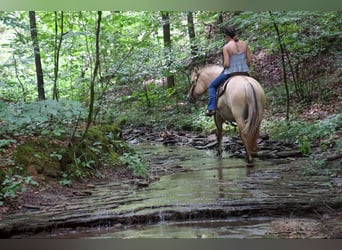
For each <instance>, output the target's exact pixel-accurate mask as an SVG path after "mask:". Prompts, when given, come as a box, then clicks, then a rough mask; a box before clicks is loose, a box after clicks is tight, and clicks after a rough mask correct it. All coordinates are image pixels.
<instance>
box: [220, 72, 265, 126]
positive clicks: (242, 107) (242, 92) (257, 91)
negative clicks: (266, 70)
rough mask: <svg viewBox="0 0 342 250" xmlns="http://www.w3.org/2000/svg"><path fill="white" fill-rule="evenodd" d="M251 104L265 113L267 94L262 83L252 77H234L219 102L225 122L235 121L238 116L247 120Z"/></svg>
mask: <svg viewBox="0 0 342 250" xmlns="http://www.w3.org/2000/svg"><path fill="white" fill-rule="evenodd" d="M252 99H253V100H252ZM251 103H253V105H256V107H257V109H258V110H259V113H261V114H262V113H263V109H264V105H265V93H264V90H263V88H262V87H261V85H260V83H259V82H258V81H257V80H256V79H254V78H253V77H250V76H234V77H232V78H231V79H230V80H229V82H228V85H227V87H226V89H225V93H224V94H223V95H222V96H221V97H220V98H219V100H218V109H219V110H220V113H221V115H222V116H223V118H224V119H225V120H227V121H235V120H236V118H237V116H238V117H243V118H245V119H246V118H247V116H248V107H249V105H251Z"/></svg>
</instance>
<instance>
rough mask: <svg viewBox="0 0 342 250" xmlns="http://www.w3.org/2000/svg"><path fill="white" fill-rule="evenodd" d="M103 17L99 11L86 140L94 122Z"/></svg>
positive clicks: (84, 135)
mask: <svg viewBox="0 0 342 250" xmlns="http://www.w3.org/2000/svg"><path fill="white" fill-rule="evenodd" d="M101 16H102V11H98V19H97V28H96V44H95V46H96V51H95V66H94V72H93V76H92V78H91V81H90V87H89V88H90V103H89V112H88V121H87V126H86V129H85V131H84V133H83V136H82V139H84V138H85V137H86V135H87V133H88V130H89V127H90V124H91V123H92V121H93V112H94V103H95V80H96V77H97V73H98V70H99V67H100V30H101Z"/></svg>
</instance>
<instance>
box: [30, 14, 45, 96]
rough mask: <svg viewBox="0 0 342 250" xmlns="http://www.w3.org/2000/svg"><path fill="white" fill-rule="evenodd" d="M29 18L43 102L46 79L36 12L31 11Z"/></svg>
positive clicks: (39, 88)
mask: <svg viewBox="0 0 342 250" xmlns="http://www.w3.org/2000/svg"><path fill="white" fill-rule="evenodd" d="M29 17H30V30H31V38H32V43H33V52H34V60H35V63H36V74H37V87H38V100H39V101H42V100H45V91H44V77H43V69H42V62H41V58H40V50H39V43H38V32H37V24H36V12H35V11H29Z"/></svg>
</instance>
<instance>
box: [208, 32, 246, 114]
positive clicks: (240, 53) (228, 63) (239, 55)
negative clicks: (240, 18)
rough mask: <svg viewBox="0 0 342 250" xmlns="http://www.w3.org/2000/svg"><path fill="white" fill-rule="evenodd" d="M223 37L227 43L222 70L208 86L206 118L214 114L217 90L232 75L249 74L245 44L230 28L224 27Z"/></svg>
mask: <svg viewBox="0 0 342 250" xmlns="http://www.w3.org/2000/svg"><path fill="white" fill-rule="evenodd" d="M224 37H225V40H226V42H227V43H226V44H225V45H224V46H223V49H222V50H223V68H224V70H223V71H222V73H221V74H220V75H219V76H217V77H216V78H215V79H214V80H213V81H212V82H211V83H210V84H209V89H208V94H209V101H208V110H207V111H206V112H205V115H207V116H212V115H215V113H216V108H217V107H216V90H217V88H218V87H219V86H220V85H221V84H222V83H224V82H225V81H226V80H227V79H228V78H229V77H231V76H232V75H235V74H239V73H240V74H245V75H248V72H249V68H248V66H249V64H250V62H251V52H250V50H249V48H248V45H247V43H246V42H245V41H242V40H241V39H239V38H238V37H237V36H236V31H235V29H234V27H232V26H227V27H226V29H225V32H224ZM233 73H234V74H233Z"/></svg>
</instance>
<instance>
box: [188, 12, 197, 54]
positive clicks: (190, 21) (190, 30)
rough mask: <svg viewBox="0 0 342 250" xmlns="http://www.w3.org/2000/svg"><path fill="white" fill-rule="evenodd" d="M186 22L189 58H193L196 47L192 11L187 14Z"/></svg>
mask: <svg viewBox="0 0 342 250" xmlns="http://www.w3.org/2000/svg"><path fill="white" fill-rule="evenodd" d="M187 21H188V34H189V40H190V49H191V56H192V58H194V57H195V56H196V55H197V46H196V44H195V38H196V34H195V25H194V16H193V13H192V11H189V12H188V13H187Z"/></svg>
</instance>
